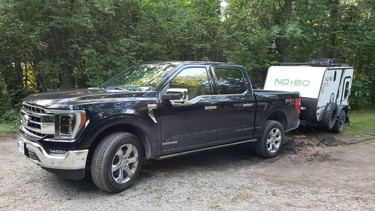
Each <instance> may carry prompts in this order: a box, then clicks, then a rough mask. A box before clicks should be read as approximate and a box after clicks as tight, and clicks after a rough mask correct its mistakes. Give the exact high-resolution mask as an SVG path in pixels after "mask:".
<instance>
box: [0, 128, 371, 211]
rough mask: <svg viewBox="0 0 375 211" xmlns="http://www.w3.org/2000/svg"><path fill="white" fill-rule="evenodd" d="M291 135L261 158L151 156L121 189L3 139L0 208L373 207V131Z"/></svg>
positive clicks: (236, 152) (230, 153) (244, 153)
mask: <svg viewBox="0 0 375 211" xmlns="http://www.w3.org/2000/svg"><path fill="white" fill-rule="evenodd" d="M372 135H373V134H367V135H363V136H361V137H359V138H358V139H357V141H358V140H366V141H363V142H360V143H356V144H350V145H347V144H345V143H348V142H353V141H356V140H341V139H340V136H336V137H331V136H326V137H320V141H321V142H319V141H318V140H317V139H316V138H315V137H311V136H309V137H306V136H301V135H298V134H291V135H289V136H288V137H287V139H286V143H285V145H284V147H283V150H282V151H281V152H280V154H279V156H278V157H276V158H273V159H268V160H264V159H262V158H259V157H257V156H255V155H254V153H253V150H251V148H250V146H248V145H241V146H235V147H230V148H223V149H219V150H213V151H208V152H203V153H198V154H192V155H188V156H184V157H177V158H171V159H167V160H160V161H148V162H147V163H146V165H145V166H144V168H143V170H142V172H141V175H140V177H139V179H138V181H137V182H136V184H135V185H134V186H133V187H132V188H130V189H129V190H126V191H124V192H122V193H119V194H107V193H104V192H102V191H100V190H98V189H97V188H96V187H95V186H94V184H93V183H92V182H91V181H90V180H83V181H69V180H64V179H61V178H58V177H57V176H55V175H53V174H51V173H48V172H46V171H44V170H42V169H41V168H40V167H38V166H36V165H34V164H33V163H31V161H29V160H28V159H27V158H26V157H24V156H22V155H21V154H20V153H19V152H18V149H17V145H16V140H15V137H13V136H7V137H4V136H3V137H0V160H1V161H0V210H72V209H73V210H375V164H374V160H375V136H372ZM322 143H325V144H328V145H333V146H326V145H324V144H322Z"/></svg>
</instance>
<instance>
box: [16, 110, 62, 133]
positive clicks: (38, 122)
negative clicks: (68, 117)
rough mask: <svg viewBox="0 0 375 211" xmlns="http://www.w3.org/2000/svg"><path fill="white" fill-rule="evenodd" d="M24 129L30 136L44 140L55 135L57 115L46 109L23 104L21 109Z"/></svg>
mask: <svg viewBox="0 0 375 211" xmlns="http://www.w3.org/2000/svg"><path fill="white" fill-rule="evenodd" d="M21 118H22V129H23V131H25V132H26V133H27V134H28V135H31V136H34V137H37V138H44V137H46V136H48V135H54V134H55V115H53V114H48V113H47V112H46V110H45V109H44V108H41V107H38V106H33V105H30V104H27V103H23V105H22V109H21Z"/></svg>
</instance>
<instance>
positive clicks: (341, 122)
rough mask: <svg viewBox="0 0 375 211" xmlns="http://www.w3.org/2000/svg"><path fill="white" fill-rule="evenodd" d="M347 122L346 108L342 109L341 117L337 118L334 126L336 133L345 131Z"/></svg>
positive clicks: (333, 129)
mask: <svg viewBox="0 0 375 211" xmlns="http://www.w3.org/2000/svg"><path fill="white" fill-rule="evenodd" d="M345 123H346V112H345V110H341V112H340V115H339V117H338V118H337V120H336V123H335V126H333V128H332V131H333V132H335V133H341V132H342V131H344V127H345Z"/></svg>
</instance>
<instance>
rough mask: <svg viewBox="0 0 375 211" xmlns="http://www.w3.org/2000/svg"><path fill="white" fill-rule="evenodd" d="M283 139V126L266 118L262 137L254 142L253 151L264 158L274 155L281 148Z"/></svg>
mask: <svg viewBox="0 0 375 211" xmlns="http://www.w3.org/2000/svg"><path fill="white" fill-rule="evenodd" d="M283 139H284V128H283V126H282V125H281V124H280V123H279V122H277V121H274V120H268V121H267V122H266V124H265V125H264V131H263V135H262V137H260V138H259V139H258V141H257V142H255V151H256V153H257V154H258V155H259V156H262V157H264V158H272V157H275V156H276V155H277V153H278V152H279V150H280V148H281V145H282V143H283Z"/></svg>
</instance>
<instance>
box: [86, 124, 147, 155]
mask: <svg viewBox="0 0 375 211" xmlns="http://www.w3.org/2000/svg"><path fill="white" fill-rule="evenodd" d="M120 131H122V132H128V133H131V134H133V135H135V136H137V138H138V139H139V140H140V141H141V145H142V147H143V149H144V152H145V155H144V156H145V157H150V156H151V146H150V142H149V138H148V136H147V135H146V133H145V132H144V131H143V130H142V129H141V128H139V127H137V126H134V125H130V124H120V125H114V126H112V127H109V128H107V129H105V130H104V131H102V132H101V133H100V134H99V135H98V136H97V137H96V138H95V139H94V141H93V142H92V144H91V146H90V149H89V155H88V157H89V159H90V161H91V157H92V155H93V154H94V151H95V149H96V147H97V146H98V144H99V143H100V141H101V140H102V139H103V138H104V137H106V136H107V135H109V134H111V133H114V132H120Z"/></svg>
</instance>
